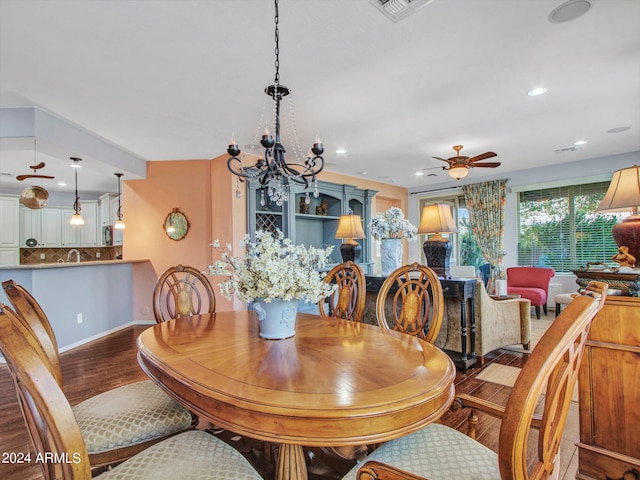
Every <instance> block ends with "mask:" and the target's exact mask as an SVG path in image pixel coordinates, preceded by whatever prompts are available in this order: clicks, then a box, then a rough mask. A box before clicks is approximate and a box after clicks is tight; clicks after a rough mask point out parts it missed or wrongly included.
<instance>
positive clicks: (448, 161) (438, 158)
mask: <svg viewBox="0 0 640 480" xmlns="http://www.w3.org/2000/svg"><path fill="white" fill-rule="evenodd" d="M433 158H435V159H436V160H442V161H443V162H447V163H451V160H450V159H449V160H447V159H446V158H440V157H433Z"/></svg>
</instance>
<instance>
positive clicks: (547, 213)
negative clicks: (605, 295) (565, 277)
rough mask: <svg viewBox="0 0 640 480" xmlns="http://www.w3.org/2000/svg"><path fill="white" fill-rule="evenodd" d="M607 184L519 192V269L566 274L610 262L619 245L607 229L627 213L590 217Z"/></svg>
mask: <svg viewBox="0 0 640 480" xmlns="http://www.w3.org/2000/svg"><path fill="white" fill-rule="evenodd" d="M608 187H609V182H599V183H590V184H586V185H570V186H564V187H553V188H544V189H539V190H530V191H524V192H520V193H519V199H518V217H519V222H518V223H519V231H518V238H519V241H518V265H537V266H549V267H553V268H554V269H555V270H556V271H558V272H569V271H570V270H571V269H576V268H579V267H581V266H586V264H587V262H602V261H606V262H609V261H610V260H611V257H613V256H614V255H615V254H616V253H617V251H618V247H617V246H616V243H615V242H614V240H613V237H612V236H611V229H612V228H613V226H614V225H615V224H616V223H618V221H619V220H621V219H622V218H625V217H626V216H628V215H629V214H628V213H595V210H596V208H597V206H598V204H599V203H600V200H602V198H603V197H604V195H605V193H606V191H607V188H608Z"/></svg>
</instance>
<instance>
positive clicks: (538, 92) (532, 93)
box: [527, 87, 547, 97]
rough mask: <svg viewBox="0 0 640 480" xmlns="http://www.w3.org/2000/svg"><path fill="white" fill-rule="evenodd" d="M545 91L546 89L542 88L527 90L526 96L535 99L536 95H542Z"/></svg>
mask: <svg viewBox="0 0 640 480" xmlns="http://www.w3.org/2000/svg"><path fill="white" fill-rule="evenodd" d="M546 91H547V89H546V88H544V87H537V88H534V89H533V90H529V91H528V92H527V95H529V96H530V97H537V96H538V95H542V94H543V93H545V92H546Z"/></svg>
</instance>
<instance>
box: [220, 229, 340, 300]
mask: <svg viewBox="0 0 640 480" xmlns="http://www.w3.org/2000/svg"><path fill="white" fill-rule="evenodd" d="M250 240H251V239H250V237H249V235H245V236H244V238H243V239H242V240H241V241H240V247H242V248H244V249H245V251H246V256H245V257H234V256H232V255H231V252H232V248H231V244H229V243H227V245H226V249H224V248H221V247H220V241H219V240H215V241H214V242H213V243H212V244H211V246H212V247H214V248H215V249H216V250H218V251H220V252H222V259H221V260H217V261H215V262H213V263H212V264H211V265H209V271H208V273H209V275H211V276H214V277H218V276H220V277H226V280H224V281H223V282H221V283H219V284H218V286H219V287H220V292H221V293H222V295H224V296H225V297H226V298H228V299H229V300H231V299H232V298H233V294H234V293H235V294H236V295H237V296H238V298H239V299H240V300H242V301H243V302H247V303H249V302H253V301H254V300H256V299H258V298H262V299H264V301H265V302H267V303H270V302H271V301H272V300H294V299H298V300H302V299H304V300H305V301H306V302H310V303H315V302H319V301H320V300H322V299H323V298H325V297H326V296H328V295H330V294H331V293H332V292H333V291H334V290H335V287H336V286H335V285H329V284H327V283H325V282H324V281H323V280H322V276H321V275H320V273H319V272H318V269H319V268H321V267H324V266H325V265H326V264H327V260H328V258H329V255H331V251H332V250H333V246H330V247H327V248H315V247H308V248H306V247H305V246H304V245H293V243H292V242H291V240H290V239H288V238H284V235H283V233H282V232H281V231H280V230H276V234H275V237H274V236H273V235H272V234H271V233H270V232H266V231H263V230H259V231H257V232H256V241H255V243H253V242H251V241H250Z"/></svg>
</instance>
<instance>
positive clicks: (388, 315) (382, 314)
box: [376, 263, 444, 343]
mask: <svg viewBox="0 0 640 480" xmlns="http://www.w3.org/2000/svg"><path fill="white" fill-rule="evenodd" d="M443 313H444V296H443V293H442V285H441V284H440V280H438V276H437V275H436V273H435V272H434V271H433V270H431V269H430V268H429V267H427V266H425V265H420V264H418V263H413V264H411V265H405V266H403V267H400V268H398V269H397V270H395V271H393V272H392V273H391V274H390V275H389V276H388V277H387V279H386V280H385V281H384V283H383V284H382V287H381V288H380V291H379V292H378V297H377V299H376V317H377V319H378V324H379V325H380V327H382V328H391V329H393V330H397V331H400V332H404V333H407V334H409V335H415V336H417V337H418V338H422V339H423V340H426V341H427V342H429V343H433V342H434V341H435V339H436V338H437V337H438V333H439V332H440V326H441V325H442V316H443Z"/></svg>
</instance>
